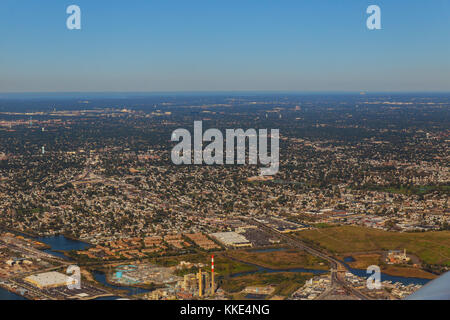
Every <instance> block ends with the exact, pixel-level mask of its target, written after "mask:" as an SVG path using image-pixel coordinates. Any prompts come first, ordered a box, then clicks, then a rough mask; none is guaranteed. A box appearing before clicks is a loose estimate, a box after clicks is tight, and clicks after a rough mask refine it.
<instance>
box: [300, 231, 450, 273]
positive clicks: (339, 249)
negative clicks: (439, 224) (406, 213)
mask: <svg viewBox="0 0 450 320" xmlns="http://www.w3.org/2000/svg"><path fill="white" fill-rule="evenodd" d="M295 236H297V237H298V238H300V239H302V240H305V241H306V242H310V243H312V244H314V245H317V246H320V247H322V248H325V249H327V250H328V251H330V252H332V253H333V254H343V253H352V252H368V251H377V250H403V249H406V250H407V251H408V252H409V253H412V254H415V255H416V256H418V257H419V259H421V260H422V261H423V262H424V263H426V264H436V265H447V266H450V231H436V232H420V233H398V232H387V231H382V230H376V229H370V228H364V227H356V226H339V227H332V228H323V229H316V230H307V231H300V232H297V233H296V234H295Z"/></svg>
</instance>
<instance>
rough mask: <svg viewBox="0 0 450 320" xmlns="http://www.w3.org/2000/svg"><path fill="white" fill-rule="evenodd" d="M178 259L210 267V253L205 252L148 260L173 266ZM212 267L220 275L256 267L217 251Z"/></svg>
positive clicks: (207, 268)
mask: <svg viewBox="0 0 450 320" xmlns="http://www.w3.org/2000/svg"><path fill="white" fill-rule="evenodd" d="M180 261H187V262H192V263H200V262H201V263H204V264H206V265H207V267H205V268H204V271H207V270H209V269H210V263H211V255H210V254H207V253H196V254H186V255H180V256H175V257H161V258H154V259H151V260H150V262H152V263H156V264H158V265H161V266H166V267H170V266H175V265H177V264H179V263H180ZM214 268H215V271H216V272H217V273H218V274H219V275H221V276H229V275H231V274H235V273H240V272H248V271H255V270H257V267H254V266H250V265H248V264H245V263H241V262H238V261H234V260H232V259H230V258H228V257H226V256H224V254H223V253H218V254H215V255H214Z"/></svg>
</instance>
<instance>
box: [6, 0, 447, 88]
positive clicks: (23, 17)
mask: <svg viewBox="0 0 450 320" xmlns="http://www.w3.org/2000/svg"><path fill="white" fill-rule="evenodd" d="M71 4H76V5H78V6H80V8H81V14H82V17H81V20H82V22H81V24H82V26H81V27H82V29H81V30H68V29H67V28H66V19H67V17H68V14H66V8H67V7H68V6H69V5H71ZM371 4H376V5H379V6H380V7H381V24H382V30H374V31H370V30H368V29H367V28H366V19H367V17H368V16H369V15H368V14H367V13H366V8H367V6H368V5H371ZM209 90H210V91H222V90H223V91H233V90H242V91H245V90H271V91H276V90H282V91H289V90H291V91H360V90H368V91H450V0H386V1H381V0H373V1H365V0H292V1H291V0H270V1H269V0H220V1H219V0H129V1H125V0H120V1H119V0H71V1H65V0H39V1H36V0H1V1H0V92H59V91H209Z"/></svg>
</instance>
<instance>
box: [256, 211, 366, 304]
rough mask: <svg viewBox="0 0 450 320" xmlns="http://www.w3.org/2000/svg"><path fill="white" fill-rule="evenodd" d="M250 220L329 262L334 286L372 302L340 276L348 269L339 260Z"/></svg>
mask: <svg viewBox="0 0 450 320" xmlns="http://www.w3.org/2000/svg"><path fill="white" fill-rule="evenodd" d="M247 220H250V222H251V223H252V224H255V225H257V226H258V227H260V228H261V229H262V230H265V231H266V232H268V233H269V234H273V235H276V236H277V237H278V238H281V239H283V240H285V241H286V242H287V244H288V245H290V246H291V247H294V248H297V249H301V250H304V251H306V252H308V253H309V254H312V255H313V256H316V257H319V258H322V259H324V260H326V261H328V262H329V263H330V265H331V283H332V286H336V285H337V286H341V287H343V288H344V289H345V290H346V291H347V292H349V293H350V294H352V295H354V296H356V297H357V298H359V299H361V300H370V298H369V297H367V296H366V295H364V294H363V293H361V292H360V291H359V290H356V289H355V288H353V287H352V286H351V285H349V284H348V283H347V282H346V281H345V279H344V278H343V277H342V276H341V275H340V274H342V273H343V272H347V271H348V270H347V267H346V266H345V265H344V264H343V263H342V262H341V261H339V260H337V259H335V258H334V257H332V256H329V255H327V254H325V253H323V252H321V251H319V250H317V249H314V248H311V247H310V246H308V245H307V244H305V243H304V242H303V241H301V240H299V239H297V238H295V237H292V236H290V235H288V234H285V233H281V232H279V231H278V230H275V229H273V228H271V227H268V226H266V225H265V224H263V223H261V222H259V221H257V220H255V219H247Z"/></svg>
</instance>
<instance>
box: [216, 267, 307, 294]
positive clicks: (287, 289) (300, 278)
mask: <svg viewBox="0 0 450 320" xmlns="http://www.w3.org/2000/svg"><path fill="white" fill-rule="evenodd" d="M312 276H313V275H312V274H309V273H293V272H280V273H255V274H252V275H246V276H242V277H236V278H231V279H225V280H223V281H222V283H221V288H223V289H224V290H225V291H226V292H229V293H237V292H240V291H242V290H243V289H244V288H245V287H247V286H267V285H274V286H275V292H274V293H273V294H274V295H280V296H288V295H290V294H291V293H293V292H294V291H295V290H297V289H298V288H299V287H301V286H302V285H304V284H305V282H306V280H308V279H309V278H311V277H312Z"/></svg>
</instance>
